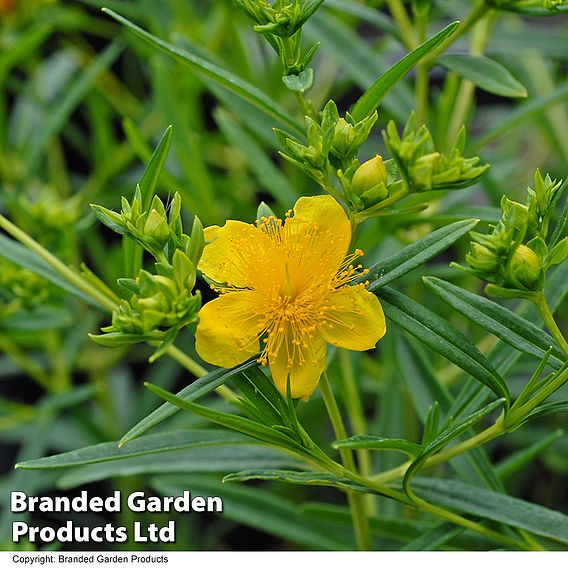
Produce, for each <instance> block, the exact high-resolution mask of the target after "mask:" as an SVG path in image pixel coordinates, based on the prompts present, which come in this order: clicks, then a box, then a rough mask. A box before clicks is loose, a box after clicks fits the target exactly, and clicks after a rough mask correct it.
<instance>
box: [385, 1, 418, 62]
mask: <svg viewBox="0 0 568 568" xmlns="http://www.w3.org/2000/svg"><path fill="white" fill-rule="evenodd" d="M387 4H388V7H389V11H390V13H391V14H392V17H393V18H394V20H395V22H396V25H397V27H398V29H399V31H400V37H401V39H402V42H403V43H404V46H405V47H406V48H407V49H408V50H409V51H411V50H413V49H414V48H415V47H416V36H415V34H414V28H413V27H412V22H411V21H410V18H409V17H408V14H407V13H406V8H405V7H404V4H403V3H402V2H401V1H400V0H387Z"/></svg>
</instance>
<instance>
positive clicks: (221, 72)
mask: <svg viewBox="0 0 568 568" xmlns="http://www.w3.org/2000/svg"><path fill="white" fill-rule="evenodd" d="M103 12H105V13H106V14H108V15H109V16H110V17H111V18H114V19H115V20H116V21H117V22H120V23H121V24H123V25H124V26H126V27H127V28H128V29H129V30H131V31H132V32H134V33H135V34H136V35H137V36H138V37H140V38H142V39H143V40H144V41H146V42H147V43H149V44H150V45H153V46H154V47H157V48H158V49H161V50H162V51H164V52H165V53H167V54H168V55H170V56H172V57H173V58H174V59H175V60H176V61H180V62H181V63H184V64H185V65H188V66H189V67H190V68H191V69H193V70H194V71H196V72H197V73H199V74H201V75H203V76H204V77H207V78H208V79H213V80H214V81H216V82H217V83H219V84H220V85H222V86H223V87H225V88H227V89H229V90H230V91H232V92H234V93H236V94H237V95H239V96H241V97H242V98H244V99H245V100H247V101H249V102H251V103H253V104H254V105H256V106H257V107H259V108H261V109H262V110H264V111H265V112H266V113H267V114H269V115H271V116H274V117H276V118H277V119H278V120H281V121H282V122H284V124H286V125H287V126H288V127H289V128H292V129H293V130H294V131H295V132H296V133H298V134H300V135H303V134H304V129H303V128H302V127H301V126H300V125H299V124H298V123H297V122H296V121H295V120H294V119H293V118H292V117H290V115H289V114H288V113H287V111H286V110H285V109H284V108H282V107H281V106H280V105H278V103H276V102H275V101H273V100H272V99H271V98H270V97H269V96H268V95H266V94H265V93H263V92H262V91H261V90H260V89H258V88H257V87H255V86H254V85H251V84H250V83H248V82H246V81H245V80H243V79H241V78H240V77H238V76H237V75H235V74H233V73H232V72H231V71H228V70H227V69H223V68H222V67H219V66H218V65H215V64H214V63H211V62H209V61H207V60H206V59H203V58H202V57H199V56H197V55H194V54H192V53H189V52H188V51H186V50H184V49H180V48H179V47H176V46H175V45H173V44H171V43H169V42H167V41H164V40H162V39H160V38H158V37H156V36H154V35H152V34H150V33H148V32H147V31H145V30H143V29H142V28H140V27H139V26H137V25H136V24H134V23H132V22H131V21H130V20H127V19H126V18H124V17H123V16H121V15H119V14H117V13H116V12H113V11H112V10H109V9H108V8H103Z"/></svg>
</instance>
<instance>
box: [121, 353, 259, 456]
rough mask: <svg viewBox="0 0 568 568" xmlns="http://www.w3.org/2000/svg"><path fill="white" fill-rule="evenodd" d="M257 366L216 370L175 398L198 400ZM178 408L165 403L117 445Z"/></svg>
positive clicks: (173, 412)
mask: <svg viewBox="0 0 568 568" xmlns="http://www.w3.org/2000/svg"><path fill="white" fill-rule="evenodd" d="M256 365H258V363H257V362H256V360H253V361H248V362H247V363H243V364H242V365H239V366H238V367H235V368H234V369H216V370H215V371H211V372H210V373H208V374H207V375H205V376H204V377H201V378H200V379H197V380H196V381H194V382H193V383H191V384H190V385H188V386H187V387H185V388H184V389H182V390H181V391H180V392H178V393H177V396H178V397H180V398H181V399H183V400H187V401H192V400H199V399H200V398H202V397H204V396H205V395H207V394H209V393H210V392H212V391H213V390H215V389H216V388H217V387H220V386H221V385H223V384H225V382H227V381H228V380H229V379H231V378H232V377H234V376H235V375H237V374H238V373H240V372H241V371H245V370H246V369H250V368H251V367H254V366H256ZM178 410H179V408H178V407H177V406H175V405H174V404H170V403H166V404H162V406H160V407H159V408H157V409H156V410H154V412H152V413H151V414H149V415H148V416H146V418H143V419H142V420H141V421H140V422H138V424H136V425H135V426H133V427H132V428H131V429H130V430H129V431H128V432H127V433H126V434H125V435H124V436H123V437H122V438H121V440H120V443H119V445H120V446H124V444H127V443H129V442H131V441H132V440H134V439H136V438H138V437H139V436H142V434H144V433H145V432H147V431H148V430H150V429H151V428H154V426H157V425H158V424H160V423H161V422H163V421H164V420H165V419H166V418H169V417H170V416H173V415H174V414H175V413H176V412H177V411H178Z"/></svg>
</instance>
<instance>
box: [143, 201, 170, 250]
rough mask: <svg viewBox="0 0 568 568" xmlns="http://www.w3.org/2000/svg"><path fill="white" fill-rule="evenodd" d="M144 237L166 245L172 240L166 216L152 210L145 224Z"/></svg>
mask: <svg viewBox="0 0 568 568" xmlns="http://www.w3.org/2000/svg"><path fill="white" fill-rule="evenodd" d="M144 235H146V236H147V237H152V238H154V239H156V240H158V241H159V242H163V243H165V242H166V241H167V240H168V239H169V238H170V227H169V225H168V220H167V219H166V216H165V215H161V214H160V213H159V212H158V211H156V210H155V209H152V210H151V211H150V213H149V215H148V219H146V223H145V224H144Z"/></svg>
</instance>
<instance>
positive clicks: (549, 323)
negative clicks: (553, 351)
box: [533, 291, 568, 355]
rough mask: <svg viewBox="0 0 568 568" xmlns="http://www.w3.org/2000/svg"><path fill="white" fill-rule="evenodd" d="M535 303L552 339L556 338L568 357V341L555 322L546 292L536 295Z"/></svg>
mask: <svg viewBox="0 0 568 568" xmlns="http://www.w3.org/2000/svg"><path fill="white" fill-rule="evenodd" d="M533 302H534V305H535V306H536V308H537V310H538V311H539V313H540V315H541V317H542V319H543V321H544V323H545V325H546V327H547V328H548V331H550V333H551V334H552V337H554V339H555V341H556V343H558V346H559V347H560V348H561V349H562V351H564V353H566V354H567V355H568V342H567V341H566V339H564V335H562V332H561V331H560V328H559V327H558V325H557V324H556V321H555V320H554V316H553V315H552V310H551V309H550V306H549V305H548V301H547V299H546V296H545V295H544V292H542V291H541V292H539V293H537V294H535V296H534V298H533Z"/></svg>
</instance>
